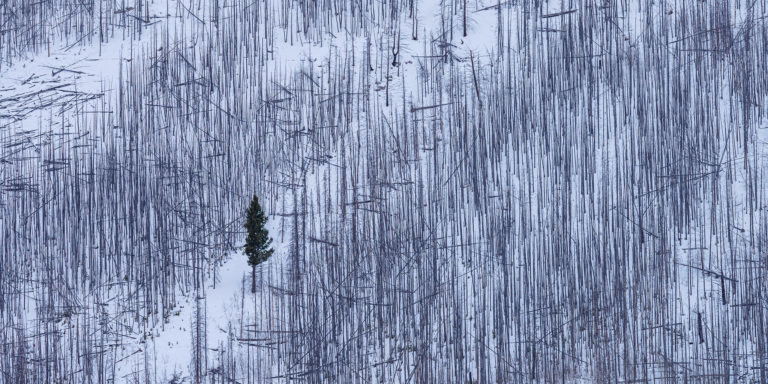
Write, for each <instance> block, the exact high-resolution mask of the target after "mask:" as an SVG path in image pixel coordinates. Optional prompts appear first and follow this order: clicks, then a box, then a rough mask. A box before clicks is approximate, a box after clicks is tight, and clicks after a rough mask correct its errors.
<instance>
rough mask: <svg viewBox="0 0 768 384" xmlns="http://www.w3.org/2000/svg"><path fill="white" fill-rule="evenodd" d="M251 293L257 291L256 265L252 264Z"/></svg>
mask: <svg viewBox="0 0 768 384" xmlns="http://www.w3.org/2000/svg"><path fill="white" fill-rule="evenodd" d="M251 293H256V266H255V265H252V266H251Z"/></svg>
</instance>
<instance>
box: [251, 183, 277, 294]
mask: <svg viewBox="0 0 768 384" xmlns="http://www.w3.org/2000/svg"><path fill="white" fill-rule="evenodd" d="M266 223H267V216H266V215H265V214H264V211H263V210H262V209H261V205H260V204H259V197H258V196H256V195H253V200H251V206H250V207H249V208H248V212H247V213H246V220H245V228H246V229H247V230H248V237H247V238H246V239H245V254H246V256H248V265H250V266H251V279H252V281H251V292H256V266H257V265H259V264H261V263H263V262H265V261H267V259H268V258H269V257H270V256H272V253H273V252H274V249H272V248H270V247H269V246H270V244H272V239H270V238H269V232H268V231H267V229H266V228H264V224H266Z"/></svg>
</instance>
